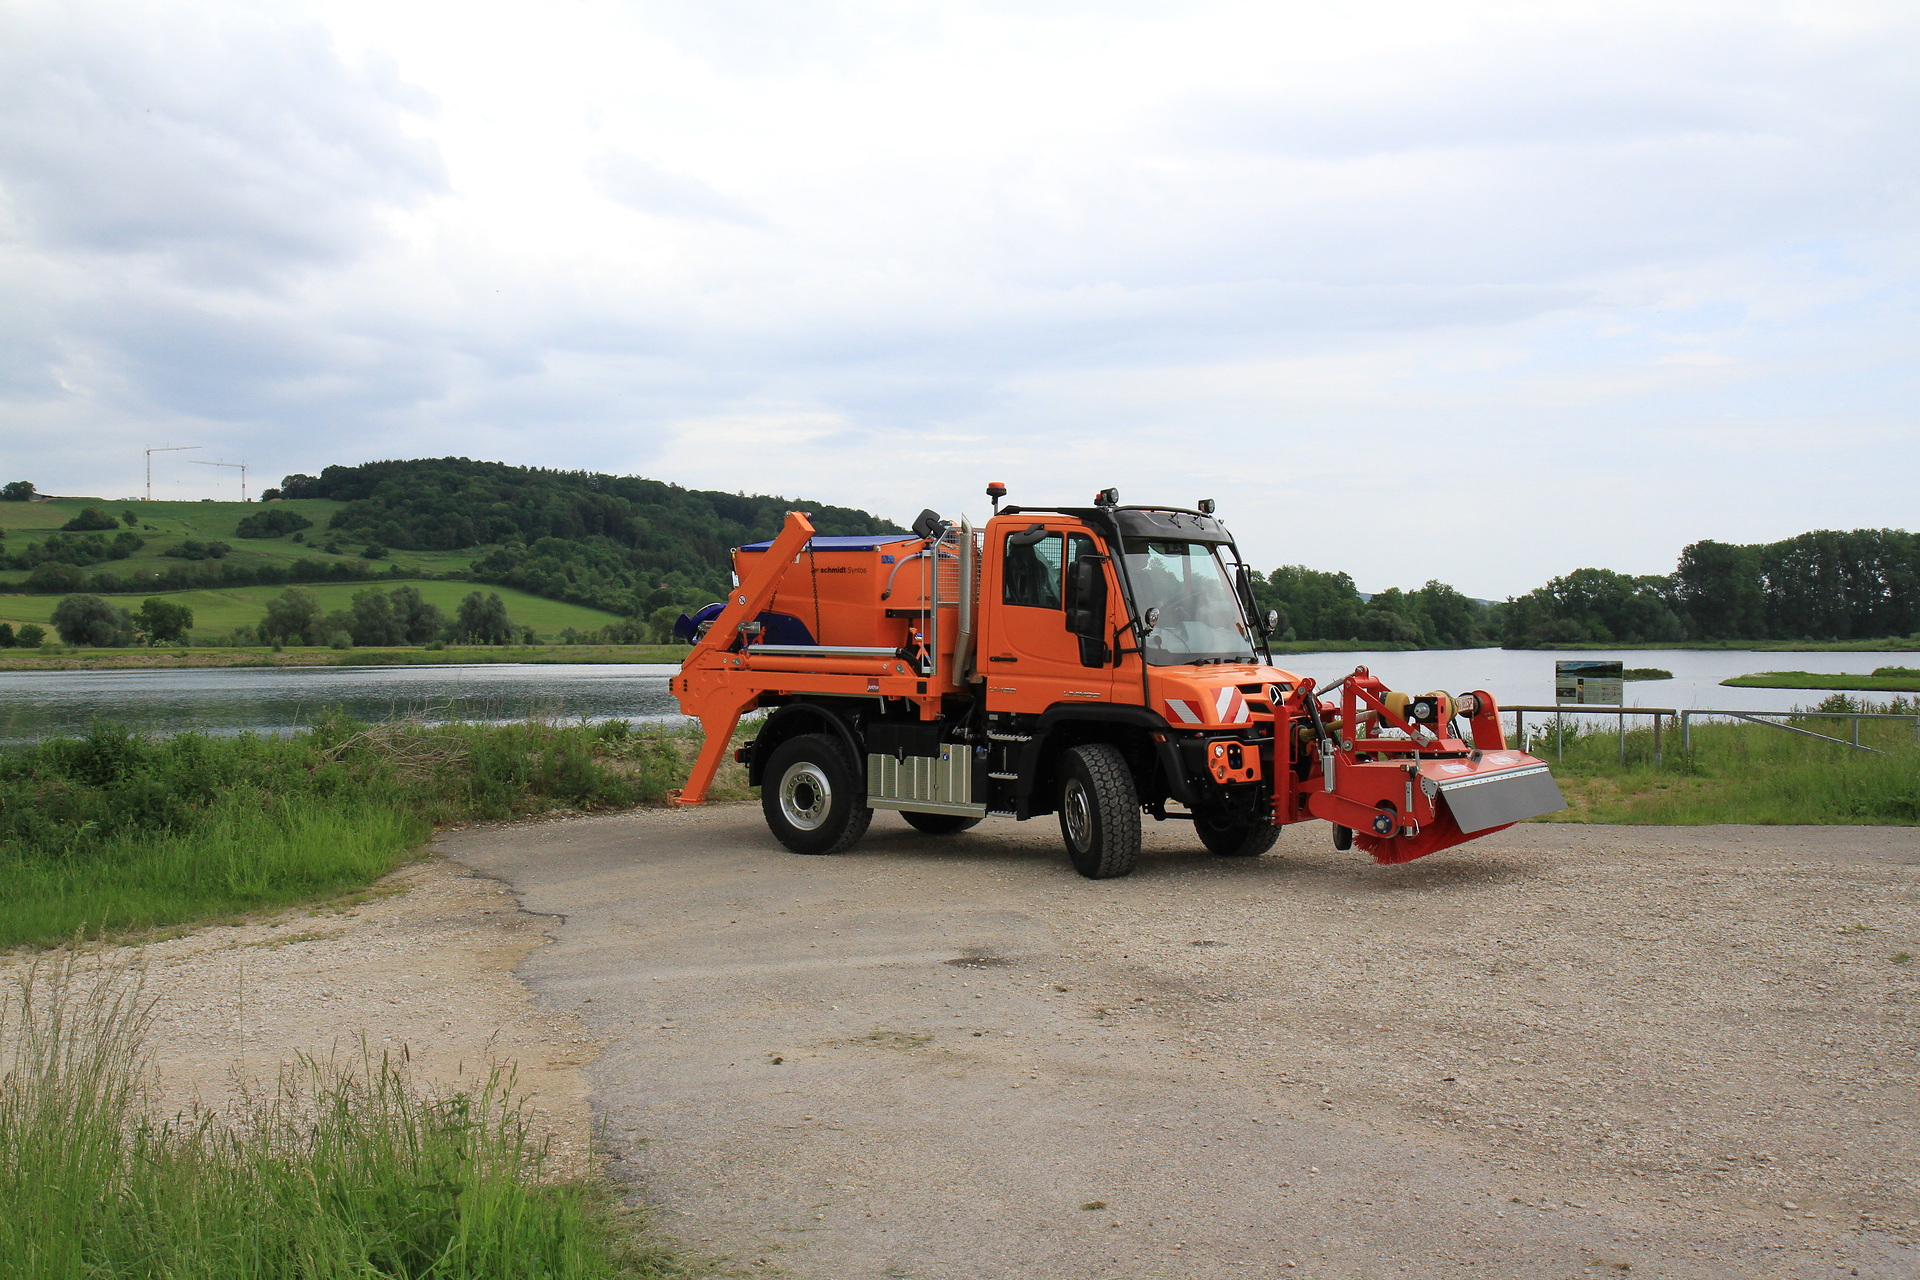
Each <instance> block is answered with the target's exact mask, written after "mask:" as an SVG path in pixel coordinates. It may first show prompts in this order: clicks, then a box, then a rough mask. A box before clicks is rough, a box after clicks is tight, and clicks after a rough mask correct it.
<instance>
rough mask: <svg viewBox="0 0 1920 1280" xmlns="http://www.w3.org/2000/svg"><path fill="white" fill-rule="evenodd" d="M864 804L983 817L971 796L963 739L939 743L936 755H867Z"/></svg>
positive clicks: (970, 758)
mask: <svg viewBox="0 0 1920 1280" xmlns="http://www.w3.org/2000/svg"><path fill="white" fill-rule="evenodd" d="M867 805H868V807H869V808H874V809H901V810H906V811H908V812H910V813H951V814H956V815H959V816H961V817H969V818H980V817H985V816H986V812H987V806H986V805H984V804H976V803H974V799H973V753H972V751H971V750H970V749H969V748H968V747H967V746H966V744H964V743H948V742H943V743H941V744H940V754H939V755H937V756H892V755H871V754H870V755H868V756H867Z"/></svg>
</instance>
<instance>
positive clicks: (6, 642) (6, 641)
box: [0, 622, 19, 649]
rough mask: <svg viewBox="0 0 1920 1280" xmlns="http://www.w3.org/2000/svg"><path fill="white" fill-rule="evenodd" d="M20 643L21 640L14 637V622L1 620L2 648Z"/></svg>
mask: <svg viewBox="0 0 1920 1280" xmlns="http://www.w3.org/2000/svg"><path fill="white" fill-rule="evenodd" d="M18 643H19V641H17V640H15V639H14V638H13V624H12V623H11V622H0V649H11V648H13V646H14V645H16V644H18Z"/></svg>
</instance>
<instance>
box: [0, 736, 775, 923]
mask: <svg viewBox="0 0 1920 1280" xmlns="http://www.w3.org/2000/svg"><path fill="white" fill-rule="evenodd" d="M699 743H700V739H699V735H698V731H697V729H694V730H665V729H663V730H657V731H639V730H635V729H634V728H633V727H632V726H630V725H628V724H626V723H625V722H622V721H612V722H609V723H606V724H600V725H560V724H552V723H547V722H541V721H529V722H525V723H519V724H506V725H472V724H448V725H425V724H421V723H418V722H412V721H400V722H392V723H387V724H382V725H366V724H360V723H356V722H354V721H350V720H347V719H345V718H344V717H340V716H329V717H327V718H325V719H323V720H322V721H321V722H320V723H318V724H316V725H315V726H314V727H313V728H311V729H309V730H307V731H304V732H301V733H298V734H294V735H292V736H290V737H262V736H258V735H249V734H243V735H241V736H238V737H232V738H216V737H210V736H207V735H204V734H193V733H186V734H178V735H175V736H172V737H166V738H159V737H148V736H143V735H140V734H136V733H133V732H131V731H129V730H127V729H124V728H121V727H118V726H115V725H110V724H96V725H94V726H93V727H92V729H91V730H90V731H89V732H88V733H87V734H86V735H85V736H84V737H80V738H68V739H55V740H51V741H48V742H44V743H40V744H38V745H37V746H34V747H32V748H29V749H27V750H25V751H19V752H13V753H8V754H4V755H0V883H4V884H5V885H6V886H7V889H6V892H5V894H4V895H0V948H6V947H12V946H18V945H22V944H48V943H53V942H58V941H60V940H62V939H64V938H66V937H68V936H70V935H72V934H73V933H74V932H75V930H91V931H99V930H101V929H103V928H105V929H112V930H115V931H117V932H120V933H137V932H139V931H142V930H150V929H154V928H159V927H164V926H169V925H177V924H186V923H191V922H195V921H200V920H205V919H209V918H217V917H220V916H224V915H231V914H234V913H237V912H244V911H252V910H259V909H262V908H268V907H274V906H280V905H284V904H287V903H290V902H295V901H299V900H302V899H308V898H312V897H315V896H320V895H327V894H336V893H339V892H341V891H344V890H348V889H352V888H356V887H359V886H362V885H365V884H367V883H369V882H370V881H372V880H374V879H377V878H378V877H379V876H381V875H384V874H386V873H387V872H388V871H391V870H392V869H393V868H394V867H395V866H397V865H398V864H399V862H400V861H401V860H402V859H403V858H404V857H405V856H406V855H407V852H408V851H409V850H411V849H413V848H416V847H417V846H419V845H420V844H421V843H422V842H424V841H425V840H426V839H427V838H428V837H429V836H430V835H431V834H432V832H433V829H434V828H435V827H436V826H444V825H449V824H456V823H463V822H474V821H488V820H496V819H501V818H512V817H518V816H523V815H528V814H536V813H541V812H544V811H548V810H552V809H556V808H564V809H575V810H595V809H612V808H622V807H630V806H634V805H642V804H657V803H659V802H660V801H662V800H663V799H664V798H665V797H666V794H667V792H668V791H669V790H671V789H672V788H674V787H676V786H679V785H680V783H681V781H682V780H683V779H684V778H685V777H686V772H687V767H688V764H689V763H690V761H691V759H692V757H693V754H694V753H695V752H696V751H697V750H698V748H699ZM735 789H736V790H738V788H737V787H736V788H735Z"/></svg>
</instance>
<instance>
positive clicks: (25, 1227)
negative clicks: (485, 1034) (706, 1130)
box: [0, 952, 679, 1280]
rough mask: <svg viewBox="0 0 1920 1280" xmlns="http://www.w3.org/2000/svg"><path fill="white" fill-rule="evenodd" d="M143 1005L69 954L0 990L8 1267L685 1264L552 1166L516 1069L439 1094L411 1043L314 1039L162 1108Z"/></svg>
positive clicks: (210, 1275) (194, 1271)
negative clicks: (292, 1061) (279, 1064)
mask: <svg viewBox="0 0 1920 1280" xmlns="http://www.w3.org/2000/svg"><path fill="white" fill-rule="evenodd" d="M150 1014H151V1004H150V1002H148V1001H146V1000H145V999H144V998H143V997H142V996H141V993H140V988H139V983H138V978H137V975H136V974H134V973H132V971H130V970H127V969H119V970H106V971H98V970H96V971H94V972H92V973H88V974H84V975H83V974H82V973H81V972H80V971H79V969H78V967H77V964H76V961H75V958H74V956H73V953H71V952H69V953H67V954H65V955H63V956H60V957H58V958H56V959H54V960H51V961H48V962H44V963H40V964H36V965H32V966H28V967H25V968H23V969H22V970H21V971H20V972H19V977H18V980H17V981H16V983H15V984H14V986H13V989H12V990H11V991H10V992H9V993H8V994H7V996H6V998H5V999H4V1000H3V1001H0V1280H16V1278H17V1280H68V1278H70V1277H71V1278H72V1280H82V1278H85V1280H93V1278H95V1277H124V1278H125V1280H176V1278H183V1277H195V1278H196V1280H226V1278H227V1277H232V1278H234V1280H241V1278H243V1277H244V1278H245V1280H349V1278H351V1280H388V1278H390V1280H402V1278H404V1280H494V1278H499V1280H507V1278H508V1277H512V1278H514V1280H520V1278H522V1277H537V1278H540V1280H573V1278H575V1277H579V1278H581V1280H587V1278H592V1277H603V1276H615V1275H625V1276H631V1277H650V1276H665V1275H669V1274H679V1272H678V1271H677V1270H676V1269H675V1268H673V1266H672V1264H671V1262H670V1260H669V1259H667V1258H666V1257H664V1256H663V1255H659V1254H654V1253H644V1252H641V1251H638V1250H634V1249H631V1248H623V1247H622V1246H621V1245H620V1243H619V1235H620V1233H619V1232H618V1230H617V1229H616V1225H615V1223H614V1221H613V1219H612V1218H611V1216H610V1214H609V1211H608V1209H607V1202H606V1200H605V1199H604V1198H603V1197H602V1196H601V1195H599V1194H597V1193H596V1192H595V1191H594V1190H593V1189H592V1188H590V1187H588V1186H585V1185H583V1184H577V1183H558V1182H553V1181H550V1180H548V1179H546V1178H545V1177H544V1173H545V1169H544V1164H545V1159H546V1156H545V1148H544V1144H543V1143H541V1142H538V1141H536V1140H535V1138H534V1137H533V1135H532V1132H531V1130H530V1127H529V1124H528V1118H527V1116H526V1114H525V1111H524V1108H523V1104H522V1102H521V1101H520V1099H519V1098H518V1097H517V1096H516V1095H515V1094H514V1092H513V1088H512V1078H511V1076H510V1075H509V1074H507V1073H505V1072H504V1071H500V1070H496V1071H495V1072H493V1073H492V1074H491V1075H489V1076H488V1077H487V1079H486V1080H485V1081H484V1082H483V1083H481V1084H480V1086H479V1087H478V1088H477V1089H473V1090H468V1091H455V1092H448V1093H434V1092H431V1091H428V1090H425V1089H423V1088H421V1087H420V1086H418V1085H417V1084H415V1083H414V1081H413V1080H412V1079H411V1078H410V1077H409V1075H408V1072H407V1069H406V1064H405V1061H404V1058H396V1057H394V1056H392V1055H388V1054H380V1055H375V1054H373V1053H372V1052H371V1051H369V1050H367V1049H365V1048H364V1047H363V1048H362V1050H361V1052H360V1054H359V1055H358V1056H357V1057H356V1058H354V1059H352V1060H351V1061H348V1062H346V1063H344V1064H342V1063H336V1062H320V1061H317V1060H314V1059H310V1058H309V1059H302V1060H300V1061H299V1062H298V1064H297V1065H296V1066H295V1067H293V1068H291V1069H289V1070H287V1071H285V1072H283V1073H282V1074H281V1076H280V1077H279V1079H278V1081H277V1084H276V1085H275V1086H273V1087H270V1088H267V1089H264V1090H258V1091H255V1092H252V1093H243V1094H242V1096H241V1098H240V1099H239V1101H238V1102H236V1103H235V1104H234V1105H233V1106H232V1107H230V1108H229V1109H227V1110H225V1111H214V1110H212V1109H210V1108H207V1107H204V1106H198V1105H196V1106H195V1107H194V1108H192V1109H191V1110H188V1111H186V1112H184V1113H180V1114H177V1115H174V1116H172V1117H170V1118H165V1119H163V1118H160V1117H159V1116H158V1115H157V1114H156V1113H155V1110H154V1107H153V1099H152V1097H151V1095H150V1093H149V1091H148V1088H147V1082H148V1080H149V1078H150V1072H149V1064H148V1059H147V1055H146V1048H145V1034H146V1030H147V1025H148V1022H149V1019H150Z"/></svg>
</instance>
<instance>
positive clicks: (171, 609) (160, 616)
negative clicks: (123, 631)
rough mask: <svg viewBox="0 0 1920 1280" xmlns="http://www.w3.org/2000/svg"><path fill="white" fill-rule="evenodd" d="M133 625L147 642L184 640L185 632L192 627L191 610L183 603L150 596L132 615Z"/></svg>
mask: <svg viewBox="0 0 1920 1280" xmlns="http://www.w3.org/2000/svg"><path fill="white" fill-rule="evenodd" d="M133 625H134V629H135V630H136V631H138V632H139V633H140V634H141V635H143V636H145V637H146V639H147V643H148V644H166V643H167V642H168V641H180V642H184V641H185V640H186V638H187V632H188V631H190V630H192V628H193V610H191V609H189V608H187V606H185V605H183V604H174V603H172V602H171V601H168V600H162V599H159V598H158V597H151V598H149V599H148V600H147V601H146V602H145V603H143V604H142V605H141V606H140V612H138V613H136V614H134V615H133Z"/></svg>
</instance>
